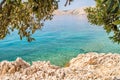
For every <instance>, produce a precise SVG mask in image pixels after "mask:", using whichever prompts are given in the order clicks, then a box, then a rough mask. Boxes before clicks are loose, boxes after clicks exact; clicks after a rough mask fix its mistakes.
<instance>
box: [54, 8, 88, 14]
mask: <svg viewBox="0 0 120 80" xmlns="http://www.w3.org/2000/svg"><path fill="white" fill-rule="evenodd" d="M85 8H86V7H83V8H77V9H73V10H55V11H54V12H53V14H54V15H85V14H86V12H85V11H84V9H85Z"/></svg>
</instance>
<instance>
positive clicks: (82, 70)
mask: <svg viewBox="0 0 120 80" xmlns="http://www.w3.org/2000/svg"><path fill="white" fill-rule="evenodd" d="M119 79H120V54H117V53H114V54H112V53H107V54H105V53H95V52H90V53H86V54H79V55H78V56H77V57H76V58H73V59H72V60H70V61H69V63H67V64H66V65H65V67H59V66H55V65H52V64H50V62H49V61H48V62H45V61H37V62H33V63H32V65H30V64H29V63H27V62H26V61H24V60H22V59H21V58H17V59H16V61H13V62H9V61H2V62H0V80H119Z"/></svg>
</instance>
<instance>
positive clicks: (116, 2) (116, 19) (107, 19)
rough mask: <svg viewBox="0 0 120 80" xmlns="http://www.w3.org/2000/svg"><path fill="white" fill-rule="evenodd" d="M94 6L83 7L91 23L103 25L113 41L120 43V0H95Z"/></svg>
mask: <svg viewBox="0 0 120 80" xmlns="http://www.w3.org/2000/svg"><path fill="white" fill-rule="evenodd" d="M95 1H96V6H95V7H89V8H87V9H85V11H86V12H87V17H88V20H89V22H90V23H91V24H94V25H99V26H103V28H104V29H105V30H106V32H107V33H111V32H112V33H113V35H112V36H111V37H110V39H112V40H113V41H114V42H117V43H120V0H95Z"/></svg>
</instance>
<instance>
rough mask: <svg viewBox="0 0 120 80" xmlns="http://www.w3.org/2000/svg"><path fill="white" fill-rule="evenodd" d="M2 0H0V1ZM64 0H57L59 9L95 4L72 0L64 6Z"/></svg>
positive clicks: (92, 0) (88, 0)
mask: <svg viewBox="0 0 120 80" xmlns="http://www.w3.org/2000/svg"><path fill="white" fill-rule="evenodd" d="M1 1H2V0H0V2H1ZM65 2H66V0H60V2H59V9H60V10H69V9H75V8H80V7H85V6H93V5H95V1H94V0H73V2H72V3H71V5H68V6H66V7H65V6H64V4H65Z"/></svg>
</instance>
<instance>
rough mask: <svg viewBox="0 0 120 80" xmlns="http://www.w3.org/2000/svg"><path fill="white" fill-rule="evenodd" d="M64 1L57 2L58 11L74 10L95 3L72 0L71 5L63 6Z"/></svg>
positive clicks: (85, 0)
mask: <svg viewBox="0 0 120 80" xmlns="http://www.w3.org/2000/svg"><path fill="white" fill-rule="evenodd" d="M65 2H66V0H60V2H59V9H60V10H69V9H75V8H80V7H85V6H94V5H95V1H94V0H74V1H73V2H72V3H71V5H68V6H66V7H65V6H64V4H65Z"/></svg>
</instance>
